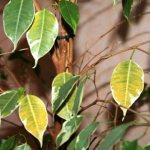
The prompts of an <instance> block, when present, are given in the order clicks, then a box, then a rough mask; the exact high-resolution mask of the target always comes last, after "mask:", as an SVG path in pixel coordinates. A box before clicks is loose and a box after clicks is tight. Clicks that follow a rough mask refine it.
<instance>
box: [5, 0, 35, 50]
mask: <svg viewBox="0 0 150 150" xmlns="http://www.w3.org/2000/svg"><path fill="white" fill-rule="evenodd" d="M33 19H34V6H33V0H11V1H9V2H8V4H7V5H6V6H5V9H4V13H3V25H4V31H5V33H6V35H7V36H8V37H9V39H10V40H11V41H12V42H13V44H14V50H15V49H16V47H17V44H18V41H19V40H20V38H21V37H22V35H23V34H24V33H25V32H26V31H27V29H28V28H29V27H30V25H31V24H32V22H33Z"/></svg>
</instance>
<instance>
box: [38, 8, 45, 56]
mask: <svg viewBox="0 0 150 150" xmlns="http://www.w3.org/2000/svg"><path fill="white" fill-rule="evenodd" d="M45 13H46V10H44V12H43V14H42V26H41V32H40V44H39V47H38V55H37V56H38V57H39V52H40V49H41V43H42V39H43V33H44V26H45Z"/></svg>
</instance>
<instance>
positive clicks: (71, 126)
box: [56, 116, 83, 147]
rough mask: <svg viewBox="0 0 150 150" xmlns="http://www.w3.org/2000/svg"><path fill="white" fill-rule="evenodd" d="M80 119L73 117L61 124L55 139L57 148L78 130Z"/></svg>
mask: <svg viewBox="0 0 150 150" xmlns="http://www.w3.org/2000/svg"><path fill="white" fill-rule="evenodd" d="M82 119H83V117H82V116H75V117H72V118H71V119H70V120H68V121H65V122H64V123H63V126H62V129H61V131H60V133H59V134H58V136H57V139H56V145H57V147H59V146H61V145H63V144H64V143H65V142H67V141H68V140H69V138H70V137H71V135H72V134H73V133H74V132H75V131H76V130H77V129H78V128H79V126H80V123H81V121H82Z"/></svg>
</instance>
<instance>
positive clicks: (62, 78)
mask: <svg viewBox="0 0 150 150" xmlns="http://www.w3.org/2000/svg"><path fill="white" fill-rule="evenodd" d="M67 78H68V80H67V81H66V79H67ZM69 78H70V79H69ZM78 79H79V76H71V77H69V75H67V73H60V74H58V75H57V76H56V77H55V78H54V80H53V83H52V112H53V113H54V114H55V113H56V112H57V111H58V109H59V108H60V107H61V106H62V105H63V104H64V102H65V101H66V99H67V97H68V96H69V94H70V93H71V91H72V89H73V88H74V86H75V84H76V83H77V81H78ZM63 83H64V84H63ZM61 85H62V86H61Z"/></svg>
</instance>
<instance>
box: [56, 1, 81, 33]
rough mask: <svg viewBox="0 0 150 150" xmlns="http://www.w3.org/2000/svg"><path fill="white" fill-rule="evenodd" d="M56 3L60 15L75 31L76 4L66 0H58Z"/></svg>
mask: <svg viewBox="0 0 150 150" xmlns="http://www.w3.org/2000/svg"><path fill="white" fill-rule="evenodd" d="M58 5H59V10H60V12H61V15H62V17H63V18H64V20H65V21H66V22H67V24H68V25H69V26H70V27H71V28H72V29H73V31H74V33H76V30H77V26H78V22H79V8H78V6H77V5H76V4H74V3H72V2H70V1H67V0H60V1H59V4H58Z"/></svg>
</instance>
